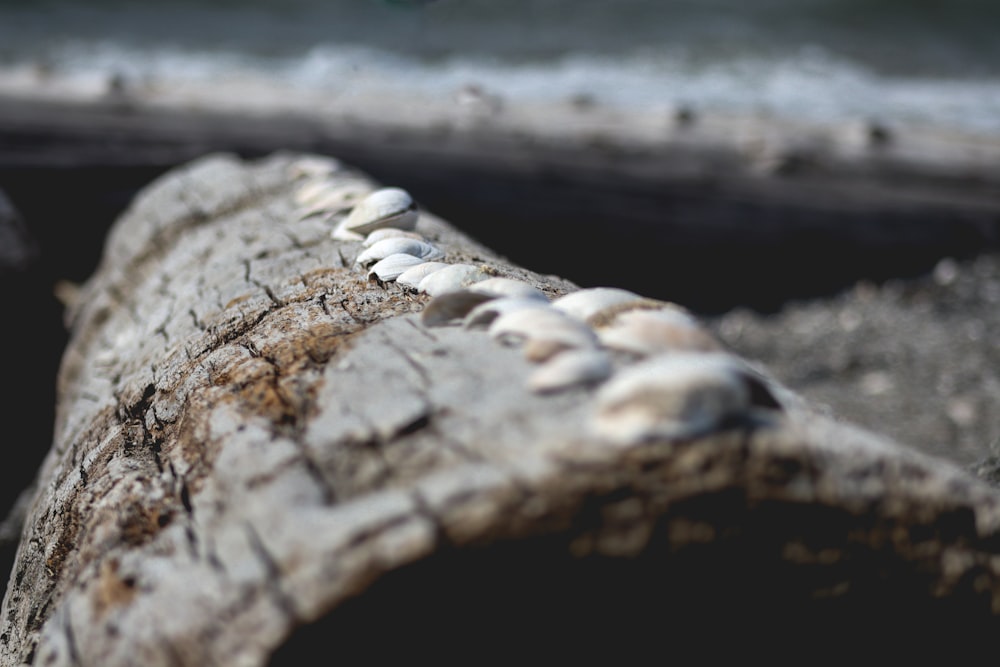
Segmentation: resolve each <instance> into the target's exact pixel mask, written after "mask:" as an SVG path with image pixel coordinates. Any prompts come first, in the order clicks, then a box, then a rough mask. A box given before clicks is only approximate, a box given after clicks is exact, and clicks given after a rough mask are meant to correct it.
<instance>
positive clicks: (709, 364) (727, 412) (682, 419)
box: [591, 353, 754, 445]
mask: <svg viewBox="0 0 1000 667" xmlns="http://www.w3.org/2000/svg"><path fill="white" fill-rule="evenodd" d="M752 382H753V380H752V378H751V377H750V376H749V375H748V371H747V370H746V368H745V367H744V366H743V365H742V364H740V363H739V361H738V360H737V359H735V358H733V357H732V356H730V355H728V354H724V353H705V354H699V353H678V354H666V355H659V356H655V357H649V358H648V359H646V360H644V361H641V362H639V363H637V364H635V365H633V366H629V367H626V368H625V369H623V370H621V371H620V372H619V373H618V374H617V375H615V376H614V377H613V378H612V379H611V380H609V381H608V382H607V384H605V385H604V386H602V387H601V388H600V390H598V393H597V396H596V397H595V411H594V413H593V416H592V422H591V426H592V428H593V430H594V432H595V433H596V434H597V435H598V436H600V437H602V438H605V439H607V440H608V441H611V442H613V443H616V444H622V445H627V444H633V443H638V442H642V441H645V440H651V439H656V438H672V439H678V438H687V437H694V436H697V435H700V434H703V433H708V432H711V431H713V430H715V429H718V428H720V427H723V426H724V425H725V424H726V423H727V422H728V421H730V420H731V419H733V418H734V417H737V416H739V415H744V414H746V413H748V411H749V410H750V409H751V406H752V404H753V402H754V401H753V387H752V386H751V385H752Z"/></svg>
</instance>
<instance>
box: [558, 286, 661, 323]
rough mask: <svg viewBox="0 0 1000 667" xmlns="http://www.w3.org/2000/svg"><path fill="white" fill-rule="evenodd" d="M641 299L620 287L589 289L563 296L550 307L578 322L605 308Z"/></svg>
mask: <svg viewBox="0 0 1000 667" xmlns="http://www.w3.org/2000/svg"><path fill="white" fill-rule="evenodd" d="M641 298H642V297H641V296H639V295H638V294H636V293H635V292H630V291H629V290H626V289H621V288H620V287H589V288H586V289H581V290H577V291H576V292H570V293H569V294H564V295H563V296H561V297H559V298H558V299H555V300H553V301H552V306H553V307H555V308H557V309H559V310H561V311H563V312H564V313H566V314H567V315H572V316H573V317H575V318H577V319H578V320H583V321H586V320H587V319H589V318H590V317H591V316H592V315H594V314H595V313H597V312H599V311H601V310H603V309H605V308H608V307H610V306H613V305H615V304H619V303H623V302H626V301H633V300H638V299H641Z"/></svg>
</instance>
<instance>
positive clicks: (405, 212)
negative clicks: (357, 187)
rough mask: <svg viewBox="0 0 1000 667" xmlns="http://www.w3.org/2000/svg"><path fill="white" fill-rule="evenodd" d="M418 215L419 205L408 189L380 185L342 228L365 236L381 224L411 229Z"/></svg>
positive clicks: (348, 218) (352, 212)
mask: <svg viewBox="0 0 1000 667" xmlns="http://www.w3.org/2000/svg"><path fill="white" fill-rule="evenodd" d="M418 216H419V214H418V212H417V204H416V202H415V201H413V197H411V196H410V193H409V192H407V191H406V190H404V189H402V188H381V189H379V190H376V191H375V192H372V193H371V194H369V195H368V196H367V197H365V198H364V199H362V200H361V201H360V202H358V204H357V206H355V207H354V208H352V209H351V212H350V213H349V214H348V216H347V217H346V218H344V220H343V221H341V223H340V225H339V228H340V229H341V230H342V231H345V232H350V233H353V234H358V235H362V236H364V235H367V234H369V233H371V232H372V231H374V230H376V229H380V228H382V227H395V228H396V229H406V230H410V229H413V228H414V227H415V226H416V224H417V218H418Z"/></svg>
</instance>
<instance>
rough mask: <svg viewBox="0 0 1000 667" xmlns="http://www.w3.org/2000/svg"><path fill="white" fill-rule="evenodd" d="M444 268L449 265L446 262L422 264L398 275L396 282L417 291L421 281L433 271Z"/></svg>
mask: <svg viewBox="0 0 1000 667" xmlns="http://www.w3.org/2000/svg"><path fill="white" fill-rule="evenodd" d="M446 266H450V265H449V264H448V263H447V262H424V263H423V264H417V265H415V266H412V267H410V268H408V269H407V270H406V271H403V272H402V273H401V274H399V276H397V277H396V282H397V283H399V284H400V285H404V286H406V287H410V288H412V289H417V286H418V285H420V281H421V280H423V279H424V278H426V277H427V276H429V275H430V274H432V273H434V272H435V271H440V270H441V269H443V268H445V267H446Z"/></svg>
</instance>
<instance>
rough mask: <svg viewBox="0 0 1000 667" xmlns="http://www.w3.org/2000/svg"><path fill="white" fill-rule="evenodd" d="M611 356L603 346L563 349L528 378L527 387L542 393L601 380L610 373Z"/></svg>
mask: <svg viewBox="0 0 1000 667" xmlns="http://www.w3.org/2000/svg"><path fill="white" fill-rule="evenodd" d="M611 371H612V364H611V358H610V357H609V356H608V354H607V353H606V352H604V351H603V350H597V349H583V350H567V351H565V352H560V353H559V354H557V355H556V356H554V357H552V358H551V359H549V360H548V361H546V362H545V363H543V364H542V365H541V366H539V367H538V369H537V370H535V372H533V373H532V374H531V377H529V378H528V388H529V389H531V390H532V391H534V392H536V393H539V394H545V393H551V392H556V391H562V390H563V389H569V388H571V387H577V386H580V385H589V384H595V383H597V382H602V381H603V380H605V379H606V378H607V377H608V376H610V375H611Z"/></svg>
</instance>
